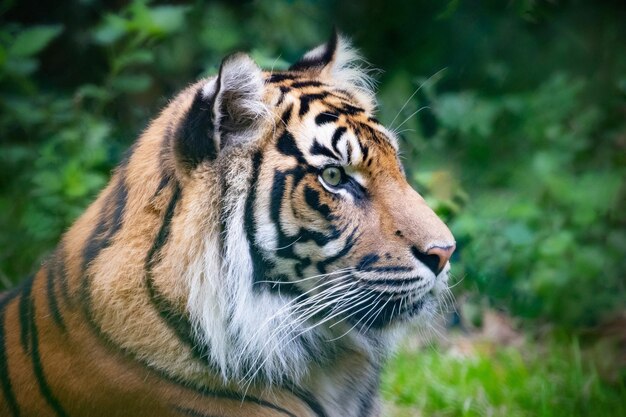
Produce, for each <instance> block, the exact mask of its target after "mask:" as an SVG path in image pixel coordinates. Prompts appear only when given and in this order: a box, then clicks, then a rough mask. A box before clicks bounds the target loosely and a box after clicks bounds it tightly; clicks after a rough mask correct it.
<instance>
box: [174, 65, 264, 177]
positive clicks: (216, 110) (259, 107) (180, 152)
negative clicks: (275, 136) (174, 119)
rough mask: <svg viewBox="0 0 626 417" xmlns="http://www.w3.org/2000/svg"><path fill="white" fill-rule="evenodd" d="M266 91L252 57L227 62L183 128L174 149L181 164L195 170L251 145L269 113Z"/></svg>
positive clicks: (199, 96) (202, 89) (198, 97)
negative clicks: (228, 150) (239, 146)
mask: <svg viewBox="0 0 626 417" xmlns="http://www.w3.org/2000/svg"><path fill="white" fill-rule="evenodd" d="M263 89H264V82H263V77H262V72H261V69H260V68H259V67H258V66H257V65H256V64H255V63H254V61H252V59H251V58H250V57H249V56H247V55H245V54H235V55H232V56H230V57H228V58H226V59H224V61H222V64H221V66H220V71H219V74H218V76H217V77H216V78H213V79H211V80H209V81H208V82H207V83H206V84H205V85H204V86H202V87H200V88H199V89H198V90H197V92H196V95H195V97H194V100H193V102H192V104H191V106H190V108H189V110H188V111H187V113H186V114H185V116H184V117H183V118H182V120H181V122H180V124H179V127H178V130H177V135H176V136H177V137H176V144H175V148H174V149H175V152H176V156H177V159H178V160H179V162H181V163H182V164H183V165H184V166H185V167H187V168H194V167H195V166H197V165H198V164H199V163H200V162H202V161H205V160H213V159H215V158H217V156H218V154H219V152H220V150H222V149H224V148H226V147H228V146H231V145H235V144H240V143H245V142H247V141H250V140H251V139H252V138H253V137H254V133H255V132H256V131H257V130H258V126H257V124H258V123H259V121H260V120H261V116H262V115H263V114H264V113H265V111H266V108H265V105H264V104H263V101H262V96H263Z"/></svg>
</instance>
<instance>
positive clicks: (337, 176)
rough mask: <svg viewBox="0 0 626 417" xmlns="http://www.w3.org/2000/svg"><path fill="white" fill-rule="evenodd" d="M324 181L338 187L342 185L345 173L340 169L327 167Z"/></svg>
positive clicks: (323, 177)
mask: <svg viewBox="0 0 626 417" xmlns="http://www.w3.org/2000/svg"><path fill="white" fill-rule="evenodd" d="M322 179H323V180H324V182H325V183H326V184H328V185H330V186H332V187H336V186H338V185H339V184H341V181H342V180H343V172H342V170H341V168H338V167H326V168H324V171H322Z"/></svg>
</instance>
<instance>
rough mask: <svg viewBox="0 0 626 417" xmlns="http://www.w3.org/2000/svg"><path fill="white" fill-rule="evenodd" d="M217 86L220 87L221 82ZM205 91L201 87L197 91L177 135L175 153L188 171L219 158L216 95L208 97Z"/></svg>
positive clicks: (177, 130)
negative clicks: (214, 117) (216, 138)
mask: <svg viewBox="0 0 626 417" xmlns="http://www.w3.org/2000/svg"><path fill="white" fill-rule="evenodd" d="M218 81H219V80H218ZM216 85H217V86H219V82H218V83H217V84H216ZM203 90H204V88H203V87H200V88H198V91H196V95H195V97H194V99H193V103H192V104H191V107H190V108H189V110H188V111H187V114H185V116H184V117H183V118H182V120H181V121H180V124H179V125H178V128H177V129H176V134H175V140H174V152H175V153H176V156H177V159H178V160H179V161H180V162H181V163H182V164H183V165H184V166H185V167H186V168H188V169H193V168H195V167H196V166H197V165H198V164H200V163H201V162H202V161H204V160H207V159H208V160H214V159H215V158H216V157H217V151H218V149H217V144H216V143H215V140H214V130H215V125H214V121H213V111H212V110H213V105H214V103H215V94H212V95H211V96H208V97H207V96H205V95H204V91H203Z"/></svg>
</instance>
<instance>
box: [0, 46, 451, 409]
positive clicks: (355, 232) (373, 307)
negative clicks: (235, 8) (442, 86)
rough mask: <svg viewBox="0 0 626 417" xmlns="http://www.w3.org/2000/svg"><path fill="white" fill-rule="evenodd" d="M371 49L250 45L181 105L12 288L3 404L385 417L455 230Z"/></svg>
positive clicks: (1, 341)
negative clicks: (258, 52) (412, 152)
mask: <svg viewBox="0 0 626 417" xmlns="http://www.w3.org/2000/svg"><path fill="white" fill-rule="evenodd" d="M355 57H356V55H355V52H354V51H353V50H352V49H350V47H349V45H348V44H347V42H346V41H345V40H344V39H342V38H341V37H339V36H337V35H335V36H333V38H332V39H331V40H330V41H329V42H328V43H327V44H325V45H322V46H320V47H318V48H316V49H314V50H313V51H311V52H310V53H308V54H307V55H305V56H304V57H303V58H302V60H300V61H299V62H298V63H296V64H294V65H293V66H292V68H290V69H289V70H288V71H284V72H263V71H261V70H260V69H259V68H258V67H257V66H256V64H255V63H254V62H253V61H252V60H251V59H250V58H249V57H247V56H245V55H234V56H231V57H229V58H227V59H226V60H225V61H224V62H223V63H222V66H221V68H220V72H219V74H218V75H217V76H216V77H212V78H208V79H204V80H201V81H199V82H197V83H195V84H193V85H191V86H189V87H188V88H186V89H185V90H184V91H182V92H181V93H180V94H179V95H178V96H177V97H176V98H174V99H173V100H172V101H171V103H170V104H169V105H168V106H167V107H166V108H165V109H164V110H163V111H162V112H161V114H160V115H159V116H158V117H157V118H156V119H155V120H154V121H153V122H152V123H151V124H150V126H149V127H148V128H147V130H146V131H145V132H144V133H143V134H142V135H141V137H140V138H139V139H138V141H137V142H136V143H135V145H134V146H133V147H132V148H131V150H130V151H129V153H128V155H127V157H126V158H125V160H124V161H123V162H122V163H121V164H120V165H119V167H118V168H117V169H116V170H115V173H114V175H113V177H112V178H111V181H110V183H109V185H108V186H107V187H106V188H105V189H104V190H103V191H102V193H101V194H100V195H99V197H98V198H97V199H96V201H95V202H94V203H93V204H92V205H91V206H90V207H89V208H88V209H87V211H86V212H85V213H84V214H83V215H82V216H81V217H80V218H79V219H78V220H77V221H76V223H75V224H74V225H73V226H72V227H71V229H70V230H69V231H68V232H67V233H66V234H65V235H64V237H63V238H62V241H61V243H60V244H59V246H58V248H57V250H56V251H55V253H54V255H53V256H51V258H50V259H49V260H48V261H47V262H45V264H44V265H43V266H42V267H41V269H40V270H39V272H38V273H37V274H35V276H34V277H32V278H31V279H29V280H26V281H25V282H24V283H23V284H22V285H21V287H19V288H17V289H15V290H13V291H11V292H8V293H5V294H2V295H0V388H1V389H0V415H8V416H59V417H61V416H72V417H76V416H131V415H132V416H157V415H158V416H192V417H196V416H203V417H216V416H222V417H226V416H252V415H254V416H301V417H304V416H318V417H319V416H328V417H333V416H342V417H346V416H348V417H349V416H355V417H356V416H359V417H367V416H378V415H380V406H379V401H378V394H377V389H378V379H379V371H380V368H381V363H382V361H383V359H384V358H385V356H386V355H387V353H388V351H389V349H390V348H391V347H392V345H393V341H394V339H395V335H396V334H397V333H398V331H399V330H401V329H402V328H403V327H405V323H406V322H408V321H420V320H427V319H428V317H429V315H430V314H432V311H433V309H434V308H435V307H436V303H437V299H438V296H439V295H440V294H441V293H442V292H443V291H445V290H446V280H447V273H448V269H449V265H448V264H447V263H446V264H445V267H442V262H439V264H438V263H437V259H439V258H437V257H436V256H435V258H436V259H435V258H433V255H429V254H428V252H429V250H430V249H431V248H432V247H434V246H436V247H445V248H449V247H452V246H453V245H454V241H453V238H452V235H451V234H450V232H449V230H448V229H447V228H446V226H445V225H444V224H443V223H442V222H441V221H440V220H439V219H438V218H437V216H436V215H435V214H434V213H433V212H432V211H431V210H430V209H429V208H428V207H427V206H426V204H425V202H424V200H423V199H422V198H421V197H420V196H419V195H418V194H417V193H416V192H415V191H414V190H413V189H411V187H410V186H409V185H408V184H407V182H406V179H405V177H404V173H403V170H402V167H401V166H400V163H399V160H398V156H397V147H398V145H397V141H396V139H395V138H394V136H393V134H392V133H391V132H389V131H388V130H387V129H385V128H384V127H382V126H381V125H380V124H379V123H378V122H377V121H376V120H375V119H374V118H373V116H372V112H373V110H374V106H375V102H374V99H373V93H372V91H371V89H370V85H371V84H370V83H369V81H368V79H367V77H366V76H365V75H364V73H363V72H362V71H360V70H359V69H358V65H357V61H355ZM329 167H334V168H337V169H339V171H333V172H335V173H336V172H340V173H341V178H340V181H339V183H338V184H336V185H333V184H332V183H330V182H329V181H328V180H327V179H326V174H327V172H328V171H325V170H327V169H328V168H329Z"/></svg>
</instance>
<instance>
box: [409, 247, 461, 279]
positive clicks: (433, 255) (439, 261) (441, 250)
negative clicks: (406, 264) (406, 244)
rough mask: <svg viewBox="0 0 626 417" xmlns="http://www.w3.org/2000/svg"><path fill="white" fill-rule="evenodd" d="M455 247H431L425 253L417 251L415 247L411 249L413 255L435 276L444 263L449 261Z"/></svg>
mask: <svg viewBox="0 0 626 417" xmlns="http://www.w3.org/2000/svg"><path fill="white" fill-rule="evenodd" d="M455 249H456V245H455V244H452V245H448V246H432V247H431V248H430V249H428V250H427V251H426V253H424V252H421V251H419V250H418V249H417V248H416V247H415V246H414V247H413V248H412V252H413V255H415V257H416V258H417V259H419V260H420V261H421V262H422V263H423V264H424V265H426V266H427V267H428V269H430V270H431V271H433V273H434V274H435V275H439V273H440V272H441V271H443V268H444V267H445V266H446V263H448V261H449V260H450V257H451V256H452V253H453V252H454V250H455Z"/></svg>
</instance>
